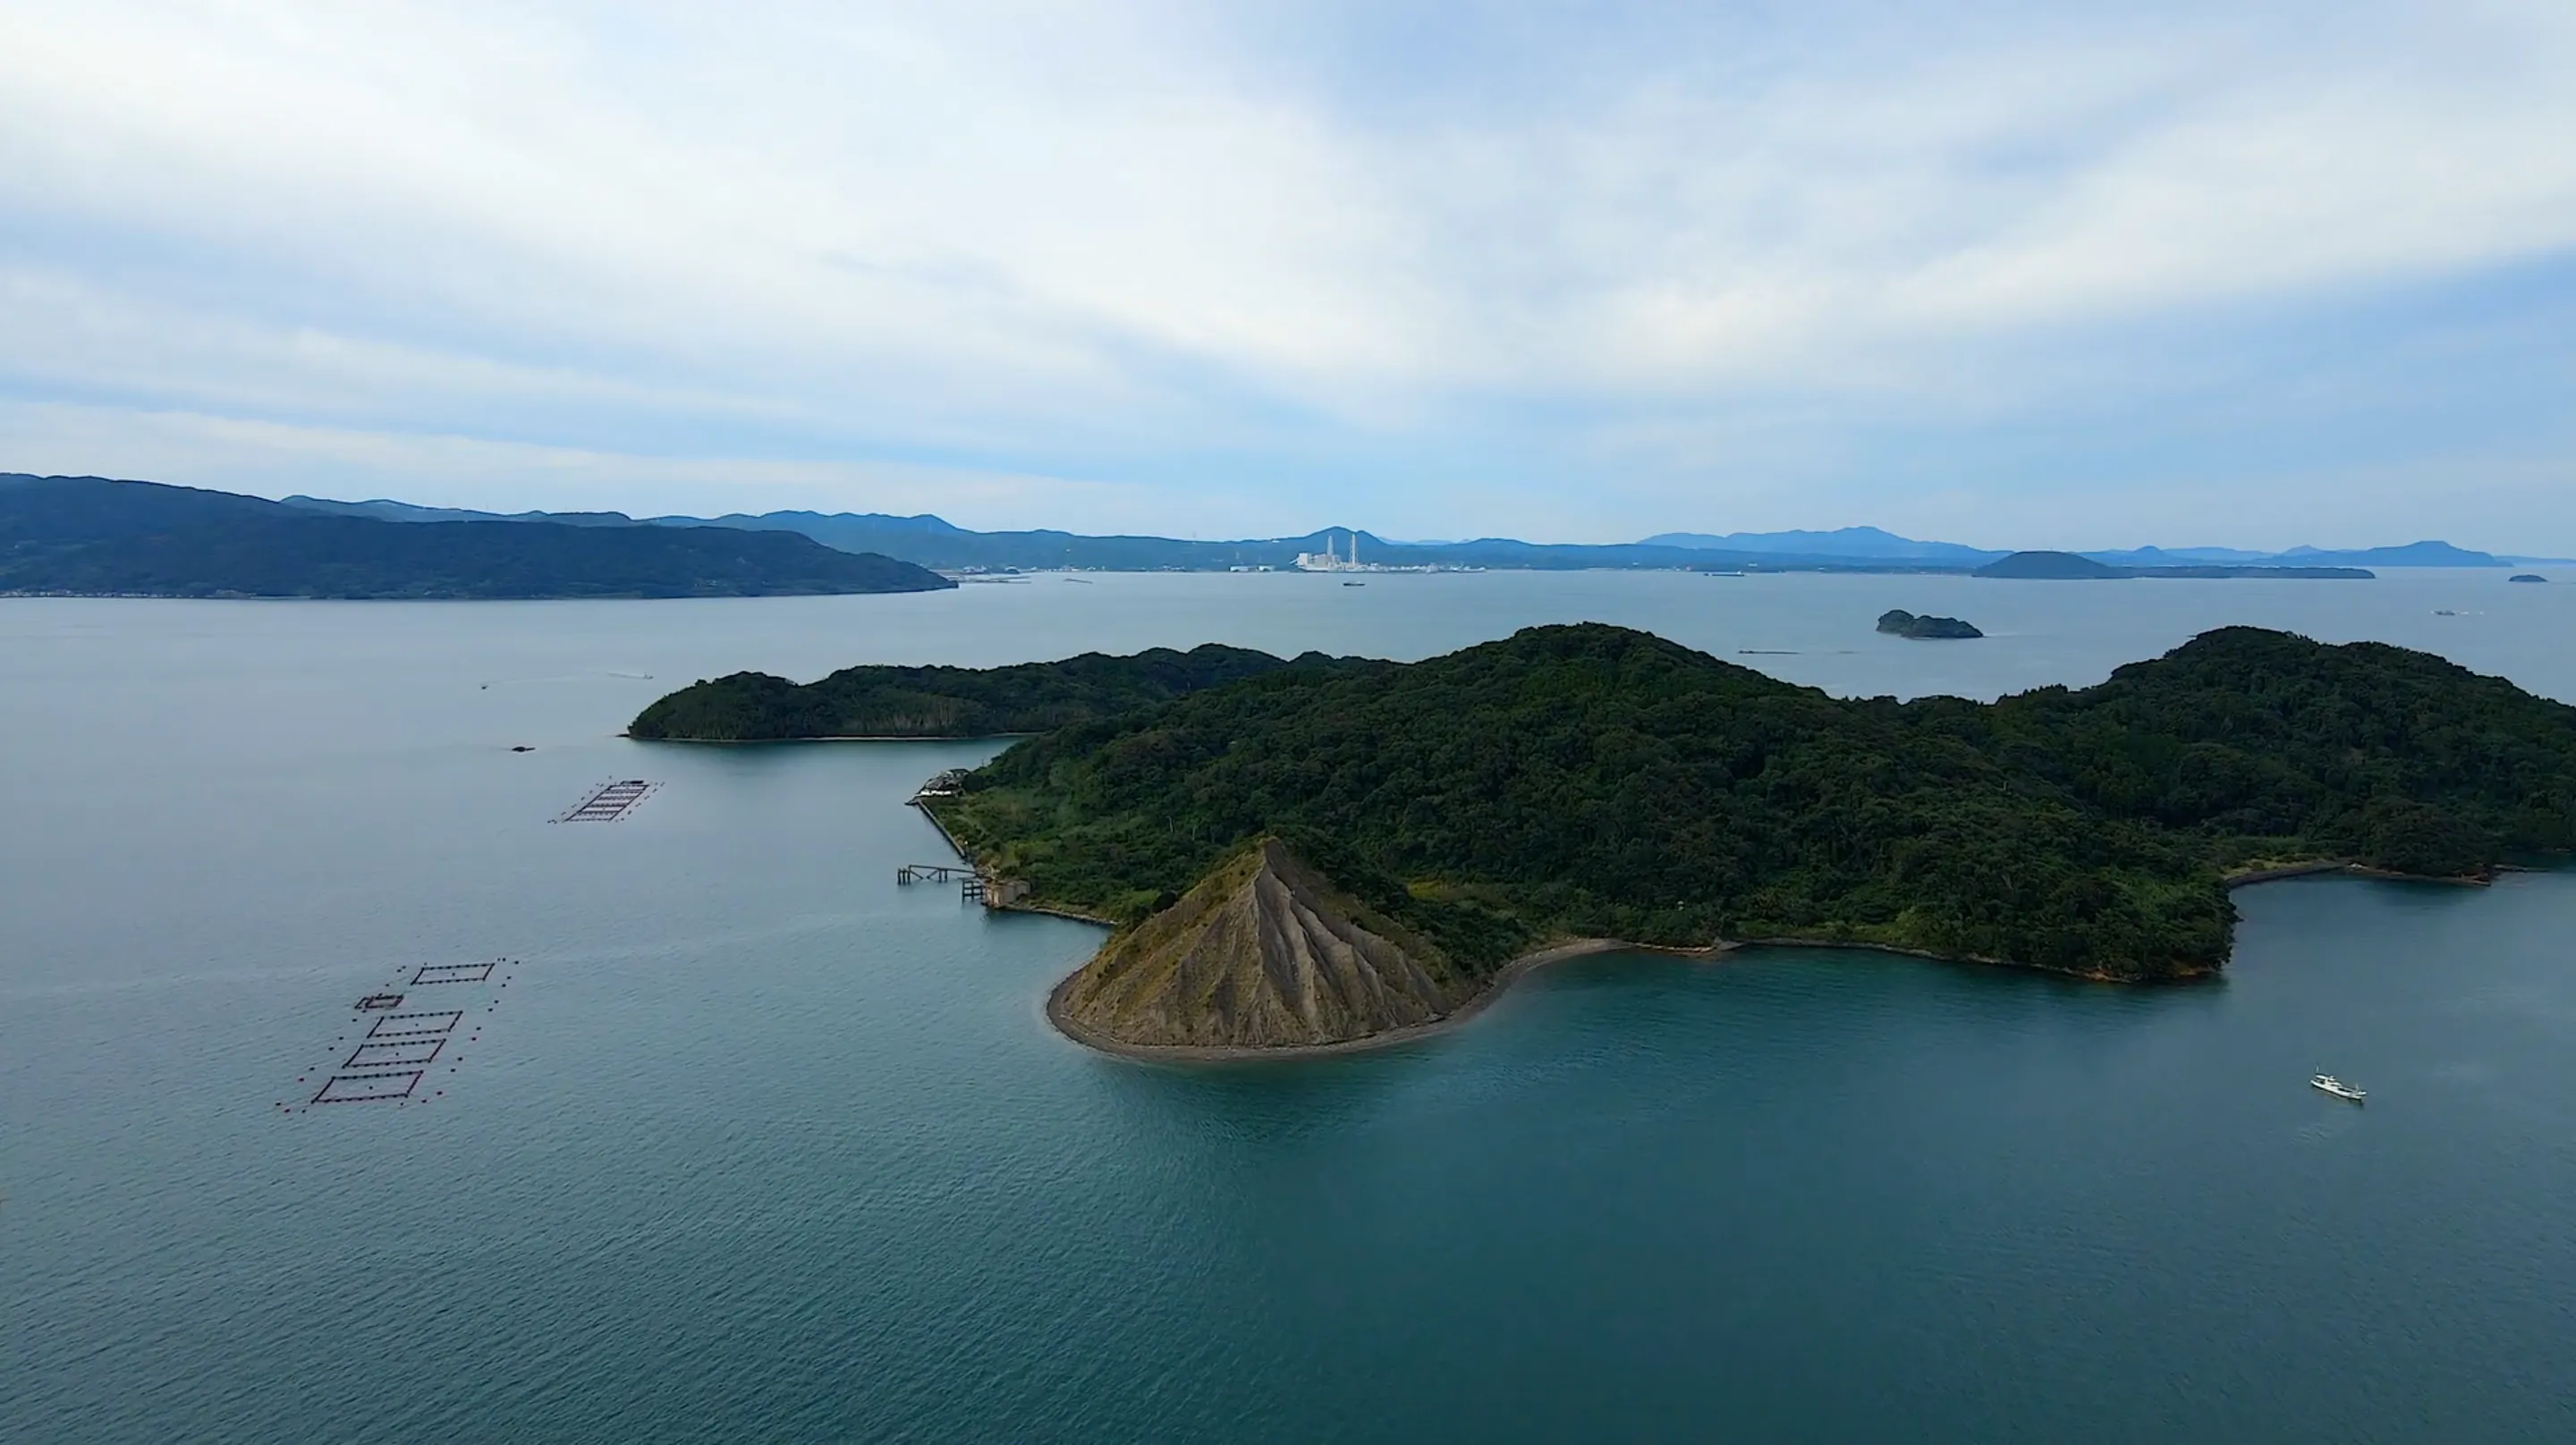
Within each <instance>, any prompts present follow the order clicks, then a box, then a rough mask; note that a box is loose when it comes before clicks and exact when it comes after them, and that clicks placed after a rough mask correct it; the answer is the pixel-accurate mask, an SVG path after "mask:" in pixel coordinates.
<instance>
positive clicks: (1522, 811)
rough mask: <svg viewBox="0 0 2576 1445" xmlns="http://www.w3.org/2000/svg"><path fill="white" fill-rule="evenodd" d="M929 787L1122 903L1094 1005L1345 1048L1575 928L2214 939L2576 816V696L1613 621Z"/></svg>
mask: <svg viewBox="0 0 2576 1445" xmlns="http://www.w3.org/2000/svg"><path fill="white" fill-rule="evenodd" d="M1197 655H1198V654H1197V653H1191V654H1166V658H1169V657H1181V658H1188V657H1194V656H1197ZM1253 656H1254V657H1256V658H1257V657H1258V656H1259V655H1258V654H1255V655H1253ZM1115 661H1118V660H1117V659H1097V658H1085V659H1074V660H1071V661H1069V662H1068V663H1065V664H1040V665H1035V666H1033V667H1023V668H1014V669H997V670H994V671H993V672H989V673H984V674H980V676H983V677H987V678H992V679H995V680H996V681H995V684H994V685H995V686H996V687H997V688H999V689H1000V690H999V691H997V692H994V693H991V694H989V695H987V696H986V697H985V704H986V705H987V706H990V707H991V708H992V709H993V714H992V715H993V716H995V717H1000V718H1015V719H1017V720H1022V721H1026V720H1030V718H1031V717H1032V714H1031V713H1028V712H1024V711H1019V710H1017V704H1018V703H1021V702H1030V703H1037V702H1039V701H1041V700H1042V699H1044V698H1045V697H1047V696H1050V695H1052V694H1053V693H1054V692H1055V690H1056V689H1057V688H1058V687H1059V685H1060V683H1061V679H1058V678H1055V677H1053V676H1051V673H1052V672H1053V671H1054V670H1055V669H1057V668H1059V667H1061V668H1064V669H1067V670H1069V671H1072V672H1075V673H1097V672H1098V671H1099V670H1100V669H1101V668H1102V666H1103V663H1104V662H1115ZM978 675H979V674H964V675H963V676H967V677H972V676H978ZM942 685H943V686H945V687H947V688H948V689H949V695H956V694H958V693H960V692H962V691H963V686H962V684H961V682H960V679H959V676H958V675H953V674H952V675H948V676H946V677H945V678H944V679H943V680H942ZM639 721H640V720H639ZM833 725H834V726H838V725H839V724H838V723H837V722H835V723H834V724H833ZM926 806H928V807H930V808H932V809H933V810H934V811H935V812H936V814H937V816H938V817H939V819H940V821H941V822H942V824H943V825H944V826H945V827H946V828H947V829H948V830H949V832H950V833H951V834H952V835H953V836H954V837H955V838H956V839H957V841H958V842H959V843H960V845H961V846H962V847H963V848H964V849H966V850H967V851H968V852H969V853H970V854H971V855H972V856H973V857H974V858H975V860H976V861H977V862H978V864H979V865H980V866H981V867H983V868H984V869H986V870H987V871H988V872H990V873H992V874H994V875H996V876H1001V877H1007V878H1011V879H1015V880H1020V881H1022V882H1024V883H1025V884H1026V885H1027V887H1028V888H1029V890H1030V892H1029V894H1028V901H1029V902H1031V903H1034V904H1037V905H1041V906H1046V907H1051V908H1057V909H1061V910H1065V911H1071V912H1077V913H1081V914H1084V915H1087V916H1092V917H1097V918H1100V919H1103V920H1104V921H1107V922H1110V923H1112V924H1115V925H1118V927H1119V929H1120V931H1119V932H1118V933H1117V934H1116V935H1115V936H1114V937H1113V938H1112V939H1111V941H1110V943H1109V944H1108V945H1107V946H1106V947H1104V948H1103V950H1102V952H1101V954H1100V955H1099V956H1098V957H1097V958H1095V959H1094V960H1093V961H1092V962H1091V963H1090V964H1088V965H1086V966H1085V968H1084V969H1083V970H1082V971H1081V972H1079V973H1077V974H1076V975H1074V976H1073V977H1072V978H1069V979H1068V980H1067V981H1066V983H1065V985H1064V986H1063V987H1061V988H1059V989H1058V991H1057V994H1056V998H1055V1000H1054V1004H1053V1007H1052V1010H1051V1011H1052V1012H1053V1014H1054V1016H1055V1017H1056V1019H1057V1021H1058V1022H1059V1023H1060V1024H1062V1025H1064V1026H1065V1027H1066V1028H1067V1030H1068V1031H1069V1032H1072V1033H1074V1034H1076V1036H1078V1037H1083V1038H1085V1039H1087V1040H1089V1041H1091V1042H1094V1043H1098V1044H1101V1045H1103V1046H1106V1047H1122V1048H1147V1049H1151V1048H1157V1047H1174V1048H1184V1049H1188V1048H1199V1049H1207V1048H1216V1049H1234V1048H1273V1047H1312V1046H1328V1045H1335V1044H1342V1043H1347V1042H1349V1041H1351V1040H1354V1039H1366V1038H1370V1037H1375V1036H1380V1035H1384V1034H1386V1033H1388V1032H1390V1031H1399V1030H1403V1029H1407V1028H1412V1027H1418V1026H1421V1025H1423V1024H1424V1023H1426V1022H1429V1021H1436V1020H1438V1019H1440V1018H1443V1017H1448V1016H1451V1015H1453V1014H1454V1013H1456V1012H1457V1011H1459V1010H1461V1009H1463V1008H1464V1007H1466V1006H1468V1005H1469V1004H1470V1003H1471V1002H1472V1001H1473V1000H1475V999H1477V998H1478V997H1480V996H1481V995H1482V994H1483V993H1484V992H1485V991H1486V990H1487V989H1489V988H1490V987H1491V986H1492V984H1493V981H1494V980H1495V979H1496V978H1497V977H1498V976H1499V975H1502V974H1503V973H1504V971H1505V970H1506V967H1507V965H1509V964H1510V963H1511V961H1512V960H1514V959H1520V958H1525V957H1527V956H1528V955H1529V954H1530V953H1531V952H1532V950H1535V949H1542V948H1546V947H1549V946H1551V945H1554V944H1557V943H1560V942H1563V941H1565V940H1573V939H1600V938H1615V939H1623V940H1629V941H1633V942H1636V943H1641V944H1648V945H1657V946H1665V947H1683V948H1693V947H1707V946H1710V945H1716V944H1723V943H1741V942H1749V941H1766V940H1768V941H1800V942H1818V943H1843V944H1862V945H1870V946H1877V947H1885V948H1893V949H1900V950H1908V951H1915V952H1921V953H1925V954H1929V955H1934V956H1938V957H1943V958H1952V959H1963V960H1976V961H1985V962H1993V963H2001V964H2012V965H2018V966H2023V967H2029V968H2035V969H2044V970H2051V971H2056V972H2061V973H2068V974H2075V975H2081V976H2085V977H2092V978H2101V979H2112V980H2125V981H2138V982H2147V981H2156V980H2166V979H2180V978H2190V977H2194V976H2199V975H2205V974H2208V973H2211V972H2213V971H2215V970H2217V969H2219V968H2220V967H2221V966H2222V965H2223V964H2224V963H2225V961H2226V959H2227V956H2228V952H2229V948H2230V941H2231V936H2232V928H2233V922H2234V911H2233V909H2232V907H2231V906H2230V904H2229V901H2228V896H2227V883H2228V880H2229V878H2230V876H2231V875H2233V874H2240V873H2244V872H2248V871H2253V870H2272V869H2278V868H2283V867H2289V866H2295V865H2301V864H2316V863H2321V862H2349V863H2353V864H2359V865H2364V866H2368V867H2371V868H2377V869H2384V870H2387V871H2390V872H2393V873H2403V874H2413V875H2423V876H2431V877H2443V878H2479V877H2483V876H2485V875H2487V874H2488V873H2489V872H2490V871H2491V870H2492V869H2493V868H2494V867H2495V866H2497V865H2498V864H2499V863H2500V862H2501V861H2503V860H2505V859H2507V858H2508V857H2512V856H2517V855H2520V854H2524V853H2532V854H2540V853H2548V852H2555V851H2564V850H2568V849H2570V848H2571V847H2576V708H2570V707H2568V706H2566V705H2564V704H2561V703H2557V702H2553V701H2549V700H2547V699H2543V698H2538V697H2534V696H2532V695H2530V694H2528V693H2525V692H2523V691H2522V690H2520V689H2519V688H2516V687H2515V686H2513V685H2512V684H2511V683H2509V682H2506V681H2504V680H2502V679H2498V678H2492V677H2484V676H2479V675H2477V674H2473V673H2471V672H2469V671H2467V670H2466V669H2463V668H2460V667H2458V666H2455V665H2453V664H2451V663H2449V662H2446V661H2444V660H2443V659H2441V658H2438V657H2434V656H2431V655H2429V654H2425V653H2420V652H2412V651H2408V650H2404V649H2400V648H2395V647H2390V646H2385V645H2382V644H2376V643H2358V644H2351V645H2345V646H2327V645H2323V644H2319V643H2316V642H2312V641H2309V640H2308V639H2305V638H2301V637H2295V636H2291V635H2288V634H2284V633H2278V632H2270V631H2264V630H2260V629H2254V628H2226V629H2222V630H2219V631H2216V632H2211V633H2208V634H2205V635H2203V636H2201V637H2199V638H2196V639H2194V640H2193V641H2191V642H2189V643H2187V644H2185V645H2184V646H2182V647H2180V648H2177V649H2176V650H2175V651H2173V652H2171V653H2169V654H2167V655H2166V656H2164V657H2162V658H2159V659H2156V660H2153V661H2148V662H2141V663H2135V664H2131V665H2129V666H2126V667H2123V668H2121V669H2119V670H2118V671H2117V672H2116V673H2114V674H2113V675H2112V677H2111V678H2110V679H2109V680H2108V681H2106V682H2104V683H2102V684H2100V685H2099V686H2095V687H2090V688H2083V689H2073V690H2070V689H2067V688H2057V687H2052V688H2043V689H2040V690H2038V691H2035V692H2030V693H2024V694H2020V695H2017V696H2014V697H2008V698H2005V699H2002V700H2001V701H1998V702H1995V703H1977V702H1970V701H1964V700H1961V699H1956V698H1924V699H1918V700H1916V701H1913V702H1908V703H1898V702H1896V701H1893V700H1891V699H1885V698H1878V699H1838V698H1834V697H1830V696H1827V695H1826V694H1824V693H1822V692H1819V691H1817V690H1815V689H1812V688H1802V687H1795V686H1792V685H1790V684H1787V683H1783V682H1780V681H1777V680H1775V679H1772V678H1769V677H1766V676H1764V675H1763V674H1760V673H1757V672H1753V671H1750V670H1748V669H1745V668H1742V667H1738V666H1734V665H1732V664H1729V663H1726V662H1722V661H1719V660H1718V659H1716V658H1713V657H1709V656H1707V655H1705V654H1702V653H1699V652H1695V651H1692V650H1691V649H1688V648H1685V647H1682V646H1679V645H1677V644H1675V643H1671V642H1668V641H1665V640H1663V639H1661V638H1657V637H1654V636H1651V635H1648V634H1645V633H1639V632H1634V631H1629V630H1626V629H1622V628H1617V627H1608V626H1602V625H1597V624H1584V625H1580V626H1570V627H1540V628H1531V629H1527V630H1525V631H1522V632H1520V633H1517V634H1515V635H1514V636H1512V637H1510V638H1508V639H1505V640H1503V641H1499V642H1493V643H1487V644H1484V645H1482V646H1478V647H1472V648H1468V649H1466V650H1464V651H1461V652H1457V653H1452V654H1450V655H1448V656H1444V657H1437V658H1432V659H1429V660H1427V661H1423V662H1418V663H1410V664H1398V663H1384V662H1358V661H1332V660H1324V659H1317V660H1313V661H1310V662H1307V663H1306V664H1305V665H1291V664H1287V663H1282V662H1280V661H1279V660H1278V659H1269V660H1268V665H1266V666H1265V665H1262V664H1261V663H1259V662H1253V663H1251V665H1250V670H1249V672H1248V673H1247V674H1246V675H1244V676H1241V677H1238V678H1235V679H1234V680H1231V681H1227V682H1221V683H1218V684H1215V685H1212V686H1206V687H1199V688H1195V689H1192V690H1189V691H1186V692H1183V693H1180V694H1178V695H1176V696H1173V697H1171V698H1169V699H1168V700H1151V701H1145V702H1143V703H1142V704H1140V705H1137V706H1133V707H1127V708H1111V707H1109V706H1108V705H1107V703H1106V701H1105V700H1104V701H1103V703H1102V710H1101V711H1100V712H1099V713H1098V715H1096V716H1094V717H1092V718H1090V719H1089V720H1086V721H1080V722H1076V723H1073V724H1071V725H1069V726H1062V727H1059V728H1057V729H1055V730H1053V731H1050V732H1047V733H1045V734H1043V735H1041V736H1038V737H1034V738H1030V739H1028V740H1026V741H1023V742H1021V743H1019V744H1017V745H1015V746H1013V747H1012V748H1010V749H1009V750H1007V751H1005V752H1004V753H1002V754H1001V755H1000V756H999V757H997V758H995V759H994V760H993V761H992V762H991V763H990V764H988V765H986V766H985V767H983V768H981V769H979V770H976V771H975V772H973V773H971V774H969V775H968V776H967V778H966V779H965V782H964V785H963V789H962V791H961V792H959V793H958V794H957V795H955V796H953V797H947V798H938V799H931V800H927V802H926Z"/></svg>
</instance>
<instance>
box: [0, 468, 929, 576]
mask: <svg viewBox="0 0 2576 1445" xmlns="http://www.w3.org/2000/svg"><path fill="white" fill-rule="evenodd" d="M956 585H957V584H956V583H954V582H951V581H949V580H948V579H947V578H945V577H942V576H940V575H939V574H938V573H936V572H932V571H928V570H926V569H924V568H921V567H917V566H914V565H913V564H912V563H910V562H898V561H896V560H894V559H893V558H891V557H878V556H869V555H864V554H858V553H851V552H840V551H835V550H833V549H832V548H830V547H826V546H824V545H822V544H821V543H819V542H816V541H814V540H813V539H811V538H808V537H803V536H799V535H797V534H795V533H792V532H744V531H738V530H735V529H732V528H726V527H667V528H666V527H593V526H574V525H569V524H563V523H553V522H502V521H493V522H425V523H402V522H388V521H381V520H378V519H376V518H372V517H363V516H340V515H331V514H326V513H321V512H316V511H313V510H310V509H308V508H303V507H289V506H284V505H281V504H279V503H276V502H271V501H267V500H265V499H263V498H259V497H244V496H237V495H235V494H233V493H230V492H210V491H201V490H198V489H196V488H192V487H165V486H161V485H158V484H156V483H152V482H119V481H108V480H105V479H102V478H99V477H27V476H6V477H0V592H17V593H53V594H72V595H106V596H143V597H345V598H381V599H404V598H505V597H520V598H525V597H758V596H770V595H778V594H788V593H847V592H927V591H934V590H938V589H942V588H949V587H954V586H956Z"/></svg>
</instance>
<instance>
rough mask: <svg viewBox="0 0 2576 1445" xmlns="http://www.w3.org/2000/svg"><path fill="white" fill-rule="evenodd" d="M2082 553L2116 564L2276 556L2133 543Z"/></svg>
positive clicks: (2251, 560)
mask: <svg viewBox="0 0 2576 1445" xmlns="http://www.w3.org/2000/svg"><path fill="white" fill-rule="evenodd" d="M2080 555H2082V556H2086V557H2090V558H2092V559H2093V560H2094V561H2096V562H2101V563H2104V564H2106V565H2109V566H2113V567H2191V566H2201V565H2206V564H2218V565H2229V564H2233V565H2237V566H2251V565H2256V564H2260V563H2264V562H2269V561H2271V560H2272V557H2273V554H2272V553H2269V552H2248V551H2246V550H2245V549H2243V548H2241V547H2130V548H2127V549H2125V550H2116V551H2101V552H2085V553H2082V554H2080Z"/></svg>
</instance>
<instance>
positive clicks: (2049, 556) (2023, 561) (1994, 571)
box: [1977, 552, 2129, 581]
mask: <svg viewBox="0 0 2576 1445" xmlns="http://www.w3.org/2000/svg"><path fill="white" fill-rule="evenodd" d="M1977 575H1978V576H1980V577H2020V578H2042V579H2049V580H2055V581H2100V580H2104V579H2108V578H2113V577H2126V576H2128V575H2129V573H2128V571H2127V569H2125V568H2120V567H2113V566H2110V565H2108V564H2107V563H2102V562H2096V561H2094V560H2093V559H2092V558H2090V557H2082V556H2078V555H2076V554H2075V553H2073V552H2015V553H2013V554H2012V555H2011V556H2009V557H2005V558H2002V559H2001V560H1998V561H1994V562H1989V563H1987V564H1986V565H1985V566H1983V567H1980V568H1978V569H1977Z"/></svg>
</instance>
